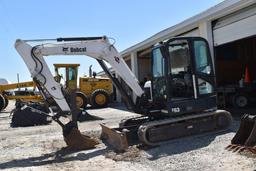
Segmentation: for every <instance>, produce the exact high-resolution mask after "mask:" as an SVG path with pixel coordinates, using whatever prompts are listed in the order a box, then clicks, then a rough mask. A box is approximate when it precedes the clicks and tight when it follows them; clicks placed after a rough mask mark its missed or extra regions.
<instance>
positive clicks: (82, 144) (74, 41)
mask: <svg viewBox="0 0 256 171" xmlns="http://www.w3.org/2000/svg"><path fill="white" fill-rule="evenodd" d="M31 41H41V42H42V41H51V43H43V44H40V45H36V46H32V45H31V44H29V42H31ZM15 48H16V50H17V52H18V53H19V54H20V55H21V57H22V58H23V60H24V62H25V63H26V65H27V67H28V69H29V71H30V73H31V76H32V78H33V81H34V82H35V83H36V85H37V87H38V89H39V90H40V92H41V94H42V96H43V98H44V99H45V101H46V102H48V103H50V105H51V103H56V104H57V107H58V108H59V111H58V112H57V113H56V114H55V115H54V116H53V120H55V121H56V122H57V123H58V124H59V125H60V126H62V129H63V135H64V140H65V141H66V143H67V145H68V146H69V147H72V148H75V149H88V148H93V147H94V146H95V145H96V144H97V142H96V141H95V140H93V139H91V138H90V137H88V136H84V135H82V134H81V133H80V131H79V130H78V126H77V121H76V115H77V112H76V110H75V109H74V106H72V105H71V107H72V108H71V107H70V105H69V103H68V102H67V100H66V99H65V96H64V94H63V91H62V88H61V85H60V84H59V83H58V82H56V81H55V79H54V77H53V75H52V74H51V72H50V69H49V67H48V65H47V63H46V61H45V60H44V57H45V56H53V55H72V56H73V55H84V56H89V57H92V58H95V59H96V60H97V61H98V62H99V64H100V65H101V66H102V68H103V69H104V71H105V72H106V73H107V74H108V75H109V76H110V78H111V79H112V80H113V83H114V84H115V85H116V87H117V88H118V89H119V90H121V93H122V95H123V97H125V99H126V100H128V103H129V104H130V106H132V108H133V109H134V110H135V111H136V109H135V106H136V105H135V104H136V103H137V106H140V107H141V105H140V103H138V102H137V101H138V100H133V99H132V98H131V97H130V96H129V95H128V94H127V93H126V92H125V91H124V90H123V89H122V85H121V84H120V82H119V81H118V80H117V79H116V78H115V77H113V76H112V74H111V73H110V72H109V71H108V68H107V66H106V64H105V63H104V61H106V62H108V63H109V64H110V65H111V66H112V67H113V69H114V70H115V71H116V72H117V74H118V75H119V76H120V77H121V78H122V79H123V80H124V82H125V83H126V84H127V85H128V86H129V87H130V88H131V89H132V90H133V92H134V93H135V94H136V95H137V97H138V98H137V99H143V98H141V97H144V96H143V94H144V92H143V90H142V88H141V87H140V85H139V83H138V80H137V78H136V77H135V75H134V74H133V73H132V72H131V70H130V69H129V67H128V66H127V64H126V63H125V61H124V60H123V58H122V57H121V56H120V54H119V53H118V51H117V50H116V48H115V47H114V45H113V44H111V43H110V42H109V39H108V38H107V37H105V36H104V37H79V38H58V39H48V40H21V39H18V40H16V43H15ZM72 99H73V104H74V103H75V102H74V98H72ZM52 100H53V101H52ZM71 104H72V102H71ZM137 111H138V110H137ZM61 116H69V120H70V121H69V122H68V123H67V124H63V122H61V121H60V120H59V117H61ZM70 116H72V117H70Z"/></svg>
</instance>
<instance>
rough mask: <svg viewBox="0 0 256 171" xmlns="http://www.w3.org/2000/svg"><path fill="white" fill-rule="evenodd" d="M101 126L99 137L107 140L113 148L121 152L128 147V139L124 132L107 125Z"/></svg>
mask: <svg viewBox="0 0 256 171" xmlns="http://www.w3.org/2000/svg"><path fill="white" fill-rule="evenodd" d="M100 126H101V136H100V137H101V139H102V140H105V141H107V143H109V144H110V145H111V146H112V147H113V148H114V149H115V150H117V151H119V152H122V151H125V150H126V149H127V148H128V146H129V145H128V141H127V136H126V133H125V132H122V131H121V130H117V129H111V128H108V127H107V126H105V125H103V124H100Z"/></svg>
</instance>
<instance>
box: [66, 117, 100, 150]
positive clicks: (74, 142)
mask: <svg viewBox="0 0 256 171" xmlns="http://www.w3.org/2000/svg"><path fill="white" fill-rule="evenodd" d="M63 136H64V140H65V142H66V144H67V146H68V147H69V148H71V149H73V150H87V149H92V148H95V146H96V145H97V144H99V142H98V141H97V140H95V139H93V138H91V137H89V136H86V135H83V134H82V133H81V132H80V131H79V130H78V128H77V126H76V125H74V124H73V123H71V122H70V123H68V124H66V125H65V126H64V128H63Z"/></svg>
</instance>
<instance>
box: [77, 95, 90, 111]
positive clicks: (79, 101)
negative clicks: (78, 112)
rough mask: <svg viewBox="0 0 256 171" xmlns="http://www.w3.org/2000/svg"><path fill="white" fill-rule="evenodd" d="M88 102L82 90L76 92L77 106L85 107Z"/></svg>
mask: <svg viewBox="0 0 256 171" xmlns="http://www.w3.org/2000/svg"><path fill="white" fill-rule="evenodd" d="M87 104H88V102H87V96H86V95H85V94H84V93H82V92H76V105H77V107H78V108H83V109H84V108H86V106H87Z"/></svg>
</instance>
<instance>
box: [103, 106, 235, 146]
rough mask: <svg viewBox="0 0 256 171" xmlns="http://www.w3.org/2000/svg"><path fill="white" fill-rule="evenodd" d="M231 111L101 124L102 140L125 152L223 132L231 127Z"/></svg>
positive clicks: (141, 118)
mask: <svg viewBox="0 0 256 171" xmlns="http://www.w3.org/2000/svg"><path fill="white" fill-rule="evenodd" d="M231 121H232V117H231V115H230V113H229V112H227V111H224V110H216V111H211V112H205V113H199V114H194V115H184V116H179V117H171V118H170V117H167V116H161V117H150V116H142V117H136V118H131V119H127V120H124V121H122V122H121V123H120V124H119V128H108V127H107V126H106V125H103V124H102V125H101V127H102V134H101V138H102V139H103V140H106V141H107V142H108V143H109V144H110V145H112V146H113V147H114V149H116V150H117V151H124V150H125V149H127V148H128V147H129V146H130V145H134V144H145V145H149V146H155V145H159V144H161V143H163V142H166V141H170V140H174V139H177V138H181V137H185V136H191V135H196V134H201V133H206V132H212V131H224V130H226V129H228V128H229V126H230V125H231Z"/></svg>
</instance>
